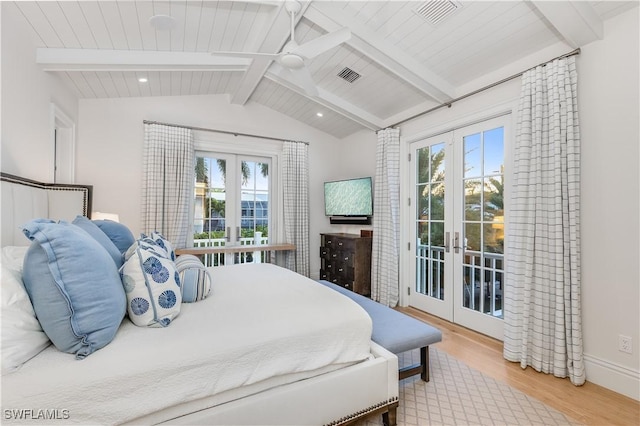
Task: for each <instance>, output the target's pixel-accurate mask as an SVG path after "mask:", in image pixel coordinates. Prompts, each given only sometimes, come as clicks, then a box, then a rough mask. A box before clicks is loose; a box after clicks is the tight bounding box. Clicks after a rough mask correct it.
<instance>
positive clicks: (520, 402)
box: [357, 347, 580, 426]
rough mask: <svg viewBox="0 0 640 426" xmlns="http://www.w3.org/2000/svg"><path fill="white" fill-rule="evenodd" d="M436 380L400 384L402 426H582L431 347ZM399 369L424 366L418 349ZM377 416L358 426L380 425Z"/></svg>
mask: <svg viewBox="0 0 640 426" xmlns="http://www.w3.org/2000/svg"><path fill="white" fill-rule="evenodd" d="M429 356H430V358H431V370H430V372H431V380H430V381H429V382H426V383H425V382H423V381H422V380H420V376H413V377H410V378H407V379H404V380H401V381H400V406H399V407H398V415H397V420H398V425H399V426H404V425H545V426H547V425H572V426H574V425H579V424H580V423H578V422H577V421H575V420H574V419H571V418H569V417H567V416H565V415H564V414H562V413H561V412H559V411H557V410H555V409H553V408H551V407H549V406H548V405H546V404H544V403H542V402H540V401H538V400H537V399H535V398H532V397H530V396H528V395H526V394H524V393H522V392H520V391H519V390H517V389H515V388H512V387H511V386H509V385H507V384H505V383H502V382H499V381H497V380H495V379H492V378H491V377H488V376H486V375H484V374H483V373H481V372H479V371H478V370H475V369H473V368H471V367H469V366H467V365H466V364H464V363H463V362H461V361H458V360H457V359H456V358H454V357H452V356H450V355H448V354H447V353H446V352H444V351H440V350H437V349H436V348H433V347H431V348H429ZM398 358H399V359H398V362H399V363H400V365H411V364H415V363H418V362H419V359H420V353H419V351H418V350H415V351H411V352H407V353H406V354H401V355H400V356H399V357H398ZM381 424H382V416H372V417H371V418H368V419H365V420H362V421H360V422H358V423H357V425H358V426H373V425H381Z"/></svg>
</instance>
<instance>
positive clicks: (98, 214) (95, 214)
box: [91, 212, 120, 222]
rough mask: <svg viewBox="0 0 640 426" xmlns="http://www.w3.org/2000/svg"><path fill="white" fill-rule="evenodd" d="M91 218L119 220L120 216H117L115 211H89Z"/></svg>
mask: <svg viewBox="0 0 640 426" xmlns="http://www.w3.org/2000/svg"><path fill="white" fill-rule="evenodd" d="M91 219H93V220H111V221H113V222H120V216H118V214H117V213H103V212H91Z"/></svg>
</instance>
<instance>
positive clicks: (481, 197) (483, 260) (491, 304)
mask: <svg viewBox="0 0 640 426" xmlns="http://www.w3.org/2000/svg"><path fill="white" fill-rule="evenodd" d="M462 141H463V152H464V159H463V171H464V179H463V188H464V190H463V200H464V201H463V206H464V218H463V226H462V229H463V235H464V239H463V241H464V245H463V247H462V248H463V250H464V256H463V260H462V262H463V265H462V268H463V280H462V293H463V306H464V307H465V308H468V309H472V310H474V311H477V312H481V313H484V314H488V315H491V316H494V317H498V318H502V284H503V282H502V276H503V263H504V262H503V258H504V201H503V189H504V127H497V128H492V129H489V130H482V131H479V132H476V133H472V134H467V135H465V136H464V137H463V138H462Z"/></svg>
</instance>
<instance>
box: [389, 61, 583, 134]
mask: <svg viewBox="0 0 640 426" xmlns="http://www.w3.org/2000/svg"><path fill="white" fill-rule="evenodd" d="M579 54H580V48H577V49H575V50H572V51H571V52H569V53H565V54H564V55H560V56H556V57H555V58H553V59H551V60H550V61H546V62H542V63H540V64H538V65H536V66H535V67H531V68H529V69H527V70H524V71H522V72H519V73H517V74H514V75H512V76H509V77H507V78H503V79H502V80H500V81H496V82H495V83H491V84H489V85H488V86H484V87H481V88H480V89H477V90H474V91H473V92H469V93H467V94H466V95H462V96H459V97H457V98H455V99H452V100H450V101H449V102H445V103H442V104H440V105H437V106H435V107H433V108H431V109H428V110H426V111H423V112H419V113H418V114H416V115H412V116H411V117H409V118H405V119H404V120H402V121H398V122H397V123H394V124H391V125H390V126H387V128H388V127H396V126H399V125H400V124H404V123H406V122H407V121H411V120H413V119H414V118H418V117H421V116H423V115H425V114H429V113H430V112H433V111H436V110H438V109H440V108H442V107H447V108H451V105H452V104H453V103H454V102H458V101H461V100H462V99H465V98H468V97H469V96H473V95H476V94H478V93H480V92H484V91H485V90H488V89H491V88H493V87H496V86H499V85H500V84H502V83H506V82H507V81H510V80H513V79H514V78H518V77H521V76H522V74H524V73H525V72H527V71H529V70H530V69H533V68H536V67H539V66H543V65H545V64H547V63H549V62H552V61H555V60H556V59H562V58H568V57H569V56H574V55H579ZM380 130H383V129H380Z"/></svg>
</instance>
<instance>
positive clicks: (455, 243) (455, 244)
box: [453, 232, 462, 253]
mask: <svg viewBox="0 0 640 426" xmlns="http://www.w3.org/2000/svg"><path fill="white" fill-rule="evenodd" d="M453 235H454V237H453V250H454V252H455V253H460V249H461V248H462V247H460V233H459V232H455V233H454V234H453Z"/></svg>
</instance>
